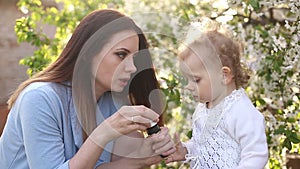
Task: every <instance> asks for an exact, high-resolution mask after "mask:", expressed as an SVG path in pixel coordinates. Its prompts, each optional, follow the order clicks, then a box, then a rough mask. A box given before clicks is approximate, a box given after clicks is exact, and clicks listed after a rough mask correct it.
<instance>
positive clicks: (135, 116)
mask: <svg viewBox="0 0 300 169" xmlns="http://www.w3.org/2000/svg"><path fill="white" fill-rule="evenodd" d="M158 117H159V115H158V114H157V113H156V112H154V111H153V110H151V109H149V108H147V107H145V106H123V107H121V108H120V109H119V110H118V111H117V112H116V113H115V114H113V115H112V116H110V117H109V118H107V119H106V120H104V121H103V122H102V123H101V124H100V125H99V126H98V127H97V128H96V129H95V130H94V131H93V132H92V134H91V135H90V138H91V139H92V140H93V141H94V142H95V143H96V144H97V145H99V146H101V147H102V146H104V145H106V143H107V142H109V141H111V140H113V139H115V138H118V137H120V136H121V135H126V134H128V133H131V132H133V131H136V130H146V128H148V127H150V121H157V120H158Z"/></svg>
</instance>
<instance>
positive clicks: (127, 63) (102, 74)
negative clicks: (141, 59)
mask: <svg viewBox="0 0 300 169" xmlns="http://www.w3.org/2000/svg"><path fill="white" fill-rule="evenodd" d="M138 50H139V38H138V36H137V33H136V32H134V31H130V30H126V31H122V32H119V33H117V34H115V35H114V36H112V38H111V39H110V40H109V42H108V43H107V44H106V45H105V46H104V47H103V50H102V51H101V52H100V53H99V55H98V56H96V57H95V60H94V63H95V64H96V65H95V67H93V70H95V71H94V72H96V75H95V89H96V96H97V97H99V96H101V95H102V93H103V92H105V91H114V92H121V91H123V89H124V87H125V86H126V85H127V84H128V81H129V79H130V76H131V74H132V73H134V72H136V70H137V69H136V67H135V65H134V60H133V57H134V55H135V54H136V53H137V52H138Z"/></svg>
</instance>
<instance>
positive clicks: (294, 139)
mask: <svg viewBox="0 0 300 169" xmlns="http://www.w3.org/2000/svg"><path fill="white" fill-rule="evenodd" d="M288 138H289V140H291V142H292V143H295V144H298V143H300V139H299V137H298V135H297V133H296V132H292V133H291V134H290V136H289V137H288Z"/></svg>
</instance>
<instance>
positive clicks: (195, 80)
mask: <svg viewBox="0 0 300 169" xmlns="http://www.w3.org/2000/svg"><path fill="white" fill-rule="evenodd" d="M200 80H201V79H198V78H197V79H193V81H194V82H196V83H199V82H200Z"/></svg>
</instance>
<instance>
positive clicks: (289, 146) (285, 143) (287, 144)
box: [282, 138, 292, 150]
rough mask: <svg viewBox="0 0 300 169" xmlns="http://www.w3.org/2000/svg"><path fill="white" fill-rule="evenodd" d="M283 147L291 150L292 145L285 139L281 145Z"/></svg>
mask: <svg viewBox="0 0 300 169" xmlns="http://www.w3.org/2000/svg"><path fill="white" fill-rule="evenodd" d="M282 145H283V147H286V148H287V149H289V150H291V149H292V143H291V142H290V140H289V139H288V138H286V139H285V140H284V141H283V143H282Z"/></svg>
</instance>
